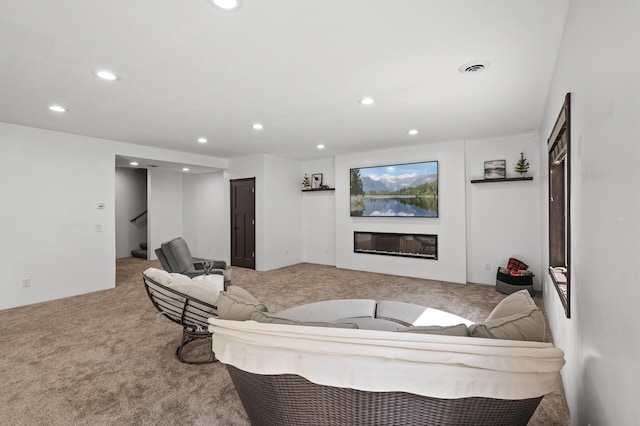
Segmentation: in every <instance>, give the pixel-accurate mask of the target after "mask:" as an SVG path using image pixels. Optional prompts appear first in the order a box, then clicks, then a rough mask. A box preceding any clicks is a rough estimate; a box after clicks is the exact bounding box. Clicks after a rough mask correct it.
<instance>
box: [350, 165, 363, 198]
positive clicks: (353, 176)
mask: <svg viewBox="0 0 640 426" xmlns="http://www.w3.org/2000/svg"><path fill="white" fill-rule="evenodd" d="M349 180H350V182H349V189H350V191H351V195H364V190H363V189H362V181H361V180H360V169H351V170H350V171H349Z"/></svg>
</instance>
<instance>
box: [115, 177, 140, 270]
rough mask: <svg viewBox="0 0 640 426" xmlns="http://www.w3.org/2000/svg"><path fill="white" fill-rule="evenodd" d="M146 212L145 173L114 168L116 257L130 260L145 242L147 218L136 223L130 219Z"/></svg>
mask: <svg viewBox="0 0 640 426" xmlns="http://www.w3.org/2000/svg"><path fill="white" fill-rule="evenodd" d="M145 210H147V171H146V170H144V169H127V168H124V167H116V178H115V218H116V223H115V229H116V258H118V259H120V258H123V257H131V250H133V249H139V248H140V243H143V242H146V241H147V218H146V216H144V217H142V218H141V219H140V220H138V221H136V223H132V222H131V219H133V218H134V217H136V216H138V215H139V214H140V213H142V212H144V211H145Z"/></svg>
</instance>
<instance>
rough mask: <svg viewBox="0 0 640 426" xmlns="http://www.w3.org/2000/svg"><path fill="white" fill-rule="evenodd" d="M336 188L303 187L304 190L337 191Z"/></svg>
mask: <svg viewBox="0 0 640 426" xmlns="http://www.w3.org/2000/svg"><path fill="white" fill-rule="evenodd" d="M335 190H336V189H335V188H316V189H303V190H302V192H317V191H335Z"/></svg>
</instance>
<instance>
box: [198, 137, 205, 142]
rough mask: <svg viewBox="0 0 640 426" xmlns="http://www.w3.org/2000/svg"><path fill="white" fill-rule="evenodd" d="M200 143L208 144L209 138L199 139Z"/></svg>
mask: <svg viewBox="0 0 640 426" xmlns="http://www.w3.org/2000/svg"><path fill="white" fill-rule="evenodd" d="M198 142H200V143H207V138H198Z"/></svg>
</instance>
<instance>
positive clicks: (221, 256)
mask: <svg viewBox="0 0 640 426" xmlns="http://www.w3.org/2000/svg"><path fill="white" fill-rule="evenodd" d="M183 183H184V187H183V188H184V210H183V218H184V226H183V229H184V232H183V236H184V238H185V240H187V242H188V243H189V250H190V251H191V254H192V255H193V256H194V257H201V258H204V259H216V260H228V253H227V252H225V246H226V240H228V239H229V222H227V221H225V212H226V211H227V210H228V209H229V201H228V200H226V199H225V198H224V186H223V185H224V176H223V173H222V172H217V173H205V174H185V175H184V176H183Z"/></svg>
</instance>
